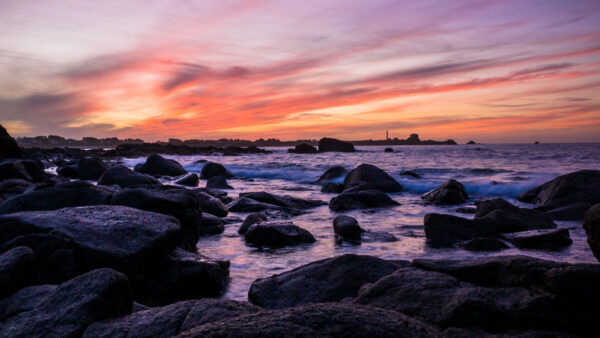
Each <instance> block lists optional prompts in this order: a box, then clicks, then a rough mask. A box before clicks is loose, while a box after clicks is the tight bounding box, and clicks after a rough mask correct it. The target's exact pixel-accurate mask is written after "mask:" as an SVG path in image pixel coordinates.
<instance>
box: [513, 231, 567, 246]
mask: <svg viewBox="0 0 600 338" xmlns="http://www.w3.org/2000/svg"><path fill="white" fill-rule="evenodd" d="M504 238H506V239H507V240H508V241H509V242H511V243H512V244H514V245H515V246H517V247H519V248H522V249H548V250H556V249H561V248H563V247H565V246H569V245H571V243H573V241H572V240H571V236H569V230H567V229H552V230H531V231H523V232H515V233H512V234H505V235H504Z"/></svg>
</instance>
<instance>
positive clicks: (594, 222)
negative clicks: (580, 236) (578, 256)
mask: <svg viewBox="0 0 600 338" xmlns="http://www.w3.org/2000/svg"><path fill="white" fill-rule="evenodd" d="M583 228H584V229H585V233H586V234H587V242H588V244H589V245H590V248H591V249H592V252H593V253H594V256H596V259H597V260H599V261H600V204H596V205H594V206H593V207H591V208H590V209H589V210H588V211H587V212H586V213H585V217H584V220H583Z"/></svg>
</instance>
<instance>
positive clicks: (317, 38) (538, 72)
mask: <svg viewBox="0 0 600 338" xmlns="http://www.w3.org/2000/svg"><path fill="white" fill-rule="evenodd" d="M0 9H1V11H0V22H1V23H2V24H0V123H1V124H2V125H4V126H5V127H6V128H7V129H8V131H9V132H10V133H11V134H12V135H14V136H36V135H49V134H52V135H61V136H65V137H73V138H81V137H83V136H95V137H113V136H117V137H120V138H124V137H139V138H143V139H145V140H148V141H156V140H166V139H168V138H181V139H192V138H195V139H216V138H244V139H257V138H271V137H273V138H279V139H282V140H294V139H312V138H317V139H318V138H321V137H323V136H329V137H337V138H341V139H347V140H359V139H384V138H385V132H386V130H388V131H389V133H390V136H391V137H398V138H406V137H408V135H409V134H411V133H418V134H419V135H420V136H421V139H440V140H445V139H449V138H452V139H455V140H457V141H459V142H466V141H468V140H471V139H473V140H475V141H477V142H486V143H511V142H527V143H529V142H533V141H540V142H600V75H599V72H600V1H598V0H594V1H584V0H574V1H564V0H559V1H553V0H541V1H529V0H518V1H501V0H477V1H459V0H456V1H447V0H444V1H423V0H420V1H397V0H391V1H376V0H370V1H358V0H328V1H323V0H316V1H313V0H302V1H297V0H294V1H282V0H277V1H269V0H219V1H209V0H204V1H192V0H187V1H186V0H169V1H167V0H164V1H158V0H143V1H141V0H128V1H123V0H119V1H113V0H103V1H85V0H77V1H76V0H60V1H54V0H36V1H27V0H0Z"/></svg>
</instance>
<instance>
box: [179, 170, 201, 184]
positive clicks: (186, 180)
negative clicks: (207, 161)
mask: <svg viewBox="0 0 600 338" xmlns="http://www.w3.org/2000/svg"><path fill="white" fill-rule="evenodd" d="M198 183H200V177H199V176H198V175H197V174H194V173H188V174H186V175H184V176H183V177H180V178H178V179H177V180H176V181H175V184H179V185H185V186H186V187H197V186H198Z"/></svg>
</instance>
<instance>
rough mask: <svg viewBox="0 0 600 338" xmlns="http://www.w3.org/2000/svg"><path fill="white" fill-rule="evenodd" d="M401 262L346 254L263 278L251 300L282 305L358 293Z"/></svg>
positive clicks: (253, 288)
mask: <svg viewBox="0 0 600 338" xmlns="http://www.w3.org/2000/svg"><path fill="white" fill-rule="evenodd" d="M398 268H399V266H398V265H397V264H395V263H392V262H389V261H386V260H383V259H380V258H376V257H371V256H360V255H351V254H348V255H343V256H337V257H333V258H327V259H323V260H319V261H316V262H312V263H309V264H306V265H303V266H301V267H298V268H296V269H293V270H290V271H286V272H283V273H281V274H277V275H273V276H271V277H267V278H260V279H257V280H255V281H254V283H252V286H251V287H250V291H248V300H250V302H252V303H253V304H256V305H258V306H261V307H264V308H270V309H279V308H285V307H291V306H297V305H302V304H308V303H324V302H335V301H340V300H342V299H344V298H347V297H355V296H356V295H357V293H358V290H359V289H360V287H361V286H363V285H364V284H367V283H373V282H375V281H377V280H378V279H380V278H382V277H384V276H386V275H389V274H391V273H392V272H394V271H395V270H396V269H398Z"/></svg>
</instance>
